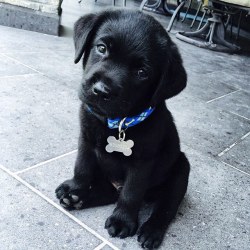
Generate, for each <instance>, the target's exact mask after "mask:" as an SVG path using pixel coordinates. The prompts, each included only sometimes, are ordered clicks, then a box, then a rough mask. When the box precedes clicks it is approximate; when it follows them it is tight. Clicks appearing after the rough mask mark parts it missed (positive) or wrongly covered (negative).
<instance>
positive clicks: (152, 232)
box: [137, 222, 165, 249]
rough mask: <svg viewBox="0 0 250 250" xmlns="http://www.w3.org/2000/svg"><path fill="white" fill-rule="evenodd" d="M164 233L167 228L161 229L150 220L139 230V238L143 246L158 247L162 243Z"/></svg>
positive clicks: (148, 247)
mask: <svg viewBox="0 0 250 250" xmlns="http://www.w3.org/2000/svg"><path fill="white" fill-rule="evenodd" d="M164 234H165V229H160V228H158V227H157V226H155V225H153V224H151V223H149V222H145V223H144V224H143V225H142V226H141V228H140V230H139V234H138V239H137V240H138V241H139V243H140V244H141V246H142V248H146V249H156V248H158V247H159V246H160V245H161V243H162V240H163V238H164Z"/></svg>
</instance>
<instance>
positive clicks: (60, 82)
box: [0, 0, 250, 250]
mask: <svg viewBox="0 0 250 250" xmlns="http://www.w3.org/2000/svg"><path fill="white" fill-rule="evenodd" d="M71 2H72V3H70V0H68V1H65V2H64V5H63V8H64V15H63V17H62V25H63V26H64V36H63V37H54V36H49V35H44V34H39V33H35V32H29V31H24V30H18V29H14V28H9V27H4V26H0V86H1V90H0V107H1V108H0V145H1V146H0V148H1V150H0V186H1V188H0V194H1V197H2V205H1V206H0V239H1V245H0V249H1V250H7V249H8V250H9V249H15V250H31V249H32V250H37V249H46V250H49V249H51V250H52V249H53V250H55V249H70V250H75V249H83V250H88V249H91V250H92V249H95V250H98V249H103V250H107V249H128V250H135V249H140V247H139V245H138V243H137V241H136V237H131V238H126V239H117V238H111V237H109V236H108V233H107V231H106V230H105V229H104V222H105V220H106V218H107V217H108V216H109V215H110V214H111V213H112V210H113V208H114V205H110V206H104V207H99V208H92V209H86V210H80V211H72V212H70V213H69V212H67V211H66V210H64V209H63V208H61V207H60V206H59V204H58V201H57V199H56V198H55V194H54V190H55V188H56V187H57V186H58V185H59V184H60V183H61V182H62V181H64V180H65V179H67V178H70V177H72V171H73V166H74V161H75V158H76V150H77V140H78V138H77V137H78V133H79V122H78V109H79V105H80V101H79V100H78V97H77V91H78V87H79V83H80V79H81V74H82V71H81V65H80V64H77V65H74V63H73V59H74V48H73V41H72V37H71V34H72V24H73V23H74V21H75V20H76V19H77V18H78V17H79V16H80V15H82V14H84V13H86V12H90V11H96V10H99V9H102V8H103V7H110V6H111V4H112V1H111V0H110V2H109V1H107V0H105V1H104V0H98V2H97V3H94V1H93V0H92V1H91V0H83V1H82V3H81V4H80V5H78V3H77V1H71ZM118 5H120V4H119V2H118ZM128 5H129V7H133V6H135V7H136V6H138V3H136V2H135V3H134V2H130V3H129V4H128ZM135 7H134V8H135ZM155 16H156V14H155ZM157 18H159V19H160V20H161V21H162V23H163V25H164V26H165V27H166V25H167V23H168V21H169V18H165V17H163V16H158V15H157ZM171 37H172V39H173V40H174V41H175V42H176V43H177V45H178V47H179V49H180V52H181V54H182V57H183V60H184V65H185V68H186V70H187V73H188V85H187V88H186V89H185V90H184V91H183V92H182V93H181V94H180V95H178V96H177V97H175V98H173V99H171V100H169V101H168V102H167V105H168V107H169V109H170V110H171V112H172V114H173V116H174V118H175V121H176V125H177V128H178V131H179V134H180V138H181V142H182V150H183V151H184V152H186V154H187V156H188V158H189V160H190V163H191V174H190V182H189V187H188V191H187V194H186V196H185V199H184V201H183V203H182V205H181V206H180V209H179V212H178V215H177V216H176V219H175V221H174V222H173V223H172V224H171V225H170V227H169V229H168V231H167V234H166V236H165V240H164V242H163V244H162V246H161V248H160V249H168V250H183V249H192V250H194V249H202V250H204V249H205V250H206V249H237V250H238V249H240V250H247V249H248V250H249V249H250V244H249V242H250V223H249V222H250V87H249V84H250V83H249V81H250V71H249V65H250V58H249V57H247V56H244V54H243V55H229V54H224V53H218V52H213V51H209V50H204V49H201V48H197V47H194V46H192V45H189V44H186V43H183V42H181V41H179V40H177V39H176V38H175V36H174V35H173V34H171Z"/></svg>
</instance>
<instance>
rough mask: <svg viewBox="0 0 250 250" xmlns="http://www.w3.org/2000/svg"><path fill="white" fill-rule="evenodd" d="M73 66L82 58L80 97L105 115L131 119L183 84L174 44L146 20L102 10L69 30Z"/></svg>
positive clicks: (142, 16) (138, 15) (137, 15)
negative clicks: (72, 31)
mask: <svg viewBox="0 0 250 250" xmlns="http://www.w3.org/2000/svg"><path fill="white" fill-rule="evenodd" d="M74 43H75V63H78V62H79V61H80V59H81V57H82V56H83V68H84V77H83V82H82V86H81V91H80V98H81V100H82V101H84V102H85V103H87V104H88V105H89V106H90V107H91V108H92V109H93V111H94V112H96V113H98V114H100V115H103V116H106V117H110V118H112V117H124V116H130V115H136V114H138V113H140V112H141V111H142V110H144V109H146V108H148V107H149V106H151V107H156V106H157V105H158V104H159V103H161V102H163V101H164V100H165V99H167V98H170V97H172V96H174V95H176V94H178V93H179V92H180V91H181V90H182V89H184V87H185V86H186V72H185V70H184V68H183V66H182V60H181V57H180V55H179V52H178V50H177V48H176V46H175V45H174V44H173V42H172V41H171V39H170V38H169V36H168V34H167V33H166V31H165V29H164V28H163V27H162V26H161V25H160V24H159V23H158V22H157V21H156V20H155V19H154V18H153V17H151V16H149V15H146V14H143V13H141V12H133V11H124V10H123V11H121V10H120V11H106V12H101V13H98V14H89V15H86V16H83V17H81V18H80V19H79V20H78V21H77V22H76V24H75V27H74Z"/></svg>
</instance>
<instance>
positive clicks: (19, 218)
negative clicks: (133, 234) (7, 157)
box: [0, 169, 102, 250]
mask: <svg viewBox="0 0 250 250" xmlns="http://www.w3.org/2000/svg"><path fill="white" fill-rule="evenodd" d="M0 183H1V194H2V195H1V207H0V214H1V216H0V239H1V246H0V249H1V250H7V249H26V250H38V249H41V250H44V249H46V250H55V249H69V250H70V249H84V250H85V249H86V250H88V249H89V250H92V249H94V248H95V247H96V246H98V245H99V244H100V243H101V242H102V241H101V240H100V239H98V238H96V237H95V236H94V235H92V234H90V233H89V232H87V231H86V230H85V229H83V228H82V227H81V226H80V225H78V224H76V223H74V222H73V221H71V220H70V219H69V218H68V217H66V216H64V214H62V213H61V212H60V211H58V210H57V209H55V208H53V207H52V206H50V205H49V204H47V203H46V202H45V201H44V200H42V199H41V198H40V197H38V196H37V195H36V194H34V193H33V192H31V191H30V190H29V189H28V188H26V187H25V186H23V185H22V184H21V183H19V182H18V181H17V180H15V179H14V178H13V177H11V176H9V175H8V174H6V173H5V172H3V171H2V170H1V169H0Z"/></svg>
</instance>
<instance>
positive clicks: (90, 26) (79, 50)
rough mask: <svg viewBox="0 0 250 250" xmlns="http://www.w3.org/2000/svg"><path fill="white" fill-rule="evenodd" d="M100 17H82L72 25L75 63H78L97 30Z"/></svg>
mask: <svg viewBox="0 0 250 250" xmlns="http://www.w3.org/2000/svg"><path fill="white" fill-rule="evenodd" d="M99 23H100V15H98V14H88V15H85V16H82V17H81V18H80V19H79V20H78V21H77V22H76V23H75V25H74V44H75V61H74V62H75V63H78V62H79V61H80V59H81V57H82V55H83V53H84V52H85V50H86V49H87V47H88V46H89V45H90V43H91V42H92V39H93V37H94V35H95V34H96V32H97V29H98V28H99V26H100V25H99Z"/></svg>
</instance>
